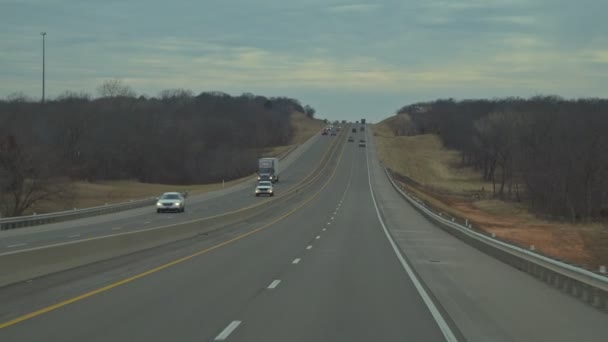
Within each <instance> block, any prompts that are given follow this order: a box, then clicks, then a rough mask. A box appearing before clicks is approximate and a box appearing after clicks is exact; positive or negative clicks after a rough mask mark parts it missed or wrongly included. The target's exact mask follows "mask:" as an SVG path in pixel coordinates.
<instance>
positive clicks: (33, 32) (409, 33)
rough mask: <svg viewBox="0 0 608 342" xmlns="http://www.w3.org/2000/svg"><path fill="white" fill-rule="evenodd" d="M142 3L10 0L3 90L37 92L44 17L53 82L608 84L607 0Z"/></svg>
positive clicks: (415, 86) (448, 90)
mask: <svg viewBox="0 0 608 342" xmlns="http://www.w3.org/2000/svg"><path fill="white" fill-rule="evenodd" d="M145 3H146V5H145V6H142V2H141V1H139V2H138V1H129V2H125V1H119V0H112V1H109V3H108V2H104V3H103V4H102V3H100V2H96V1H75V0H52V2H50V1H43V0H27V1H17V0H11V1H7V2H4V3H3V4H4V5H3V11H2V12H0V23H2V24H0V25H3V26H2V27H3V29H2V30H0V51H2V53H1V54H0V79H2V82H1V83H0V97H3V96H6V94H9V93H12V92H14V91H19V90H23V91H25V92H26V93H28V94H38V93H39V90H40V89H39V88H40V71H41V70H40V69H41V66H40V64H41V63H40V62H41V61H40V59H41V53H40V52H41V51H40V50H41V49H40V48H41V46H40V35H39V32H40V31H47V32H49V34H48V35H47V90H48V93H49V94H50V95H51V96H53V95H56V94H58V93H60V92H61V91H63V90H65V89H66V88H68V89H71V90H80V89H83V90H89V91H94V89H95V87H96V86H97V85H98V84H99V83H100V82H101V81H103V80H105V79H107V78H114V77H118V78H124V79H125V80H127V81H128V82H129V83H131V85H132V86H133V87H134V88H135V89H136V90H138V91H140V92H145V93H148V94H155V93H156V92H157V91H158V90H161V89H164V88H172V87H185V88H191V89H192V90H194V91H200V90H209V89H213V90H226V91H235V92H239V91H250V92H258V93H260V92H268V94H269V95H275V94H277V93H279V94H285V93H288V94H291V95H292V96H295V97H298V92H302V93H304V94H316V95H310V96H312V98H311V99H310V100H309V101H310V102H312V104H313V105H314V102H315V98H319V99H321V98H322V99H323V103H324V104H329V103H330V102H331V101H330V98H329V97H327V96H321V95H320V94H330V93H331V94H335V95H336V98H337V99H336V100H335V103H334V104H333V107H332V109H334V110H338V109H339V107H340V106H345V109H344V112H348V111H355V110H357V108H356V107H355V105H353V104H351V102H352V103H354V101H355V99H356V100H359V101H360V102H362V100H361V99H363V98H366V97H365V96H364V95H363V94H374V95H373V96H372V95H369V96H370V97H369V98H367V99H368V100H369V101H370V102H371V103H377V104H378V106H381V107H382V106H385V104H384V103H385V102H386V103H389V102H390V103H391V106H390V108H389V109H390V111H392V110H393V109H394V108H393V106H394V104H395V103H398V102H399V101H401V100H400V99H401V98H400V97H398V96H404V97H403V101H406V100H407V99H409V100H416V99H420V98H424V99H432V98H435V97H438V96H473V97H475V96H508V95H521V96H525V95H529V94H535V93H546V92H555V93H559V94H561V95H564V96H568V95H569V94H575V95H580V94H585V93H588V94H592V95H596V96H597V95H601V94H602V93H603V94H605V95H606V90H605V89H608V77H605V76H603V75H608V50H606V48H605V47H606V46H608V39H607V38H605V37H606V36H608V21H606V20H604V18H603V15H604V13H606V11H608V2H606V1H601V0H585V6H581V5H579V4H576V3H573V2H571V1H566V0H535V1H528V0H461V1H452V0H442V1H437V0H435V1H430V0H429V1H412V0H377V1H373V2H372V1H366V0H359V1H357V0H354V1H352V2H350V1H347V0H307V1H297V2H291V1H284V0H260V1H255V2H253V1H250V0H231V1H229V2H228V1H220V0H205V1H200V0H186V1H180V2H176V3H175V4H173V3H167V2H166V1H161V0H148V1H146V2H145ZM348 94H350V95H348ZM379 94H392V95H391V96H394V97H393V98H392V100H388V99H387V97H384V96H380V95H379ZM396 94H400V95H396ZM404 94H406V95H407V96H406V97H405V95H404ZM348 96H350V98H351V99H352V101H348V100H345V99H348V98H349V97H348ZM338 98H339V100H338ZM380 98H382V101H380V100H378V99H380ZM359 105H360V103H359ZM387 106H388V105H387ZM382 108H384V109H386V108H387V107H382ZM319 110H323V108H319ZM382 110H383V109H379V110H378V111H380V112H381V111H382Z"/></svg>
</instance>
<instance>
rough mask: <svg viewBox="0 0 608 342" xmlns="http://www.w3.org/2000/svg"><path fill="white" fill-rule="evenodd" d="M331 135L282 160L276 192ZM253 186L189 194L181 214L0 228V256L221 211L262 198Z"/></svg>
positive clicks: (307, 166) (316, 157)
mask: <svg viewBox="0 0 608 342" xmlns="http://www.w3.org/2000/svg"><path fill="white" fill-rule="evenodd" d="M334 138H335V137H331V138H330V137H320V136H315V137H313V138H312V139H311V140H310V141H309V142H307V143H305V144H304V145H303V146H300V147H299V148H298V149H296V150H295V151H294V153H293V155H289V156H287V157H286V158H285V159H284V160H282V161H281V163H280V166H281V168H282V172H281V177H280V182H279V183H276V184H275V191H276V193H278V194H280V193H281V192H282V191H285V190H286V189H289V188H291V187H292V186H294V185H295V184H297V183H298V182H300V181H301V180H302V179H303V178H304V177H306V176H307V175H308V174H310V173H311V172H312V171H313V170H314V169H315V167H316V166H317V165H318V163H319V161H320V159H321V157H322V155H323V154H324V153H325V152H326V151H327V149H328V146H329V145H330V143H331V142H332V141H333V140H334ZM254 188H255V185H254V180H253V179H252V181H248V182H244V183H243V184H239V185H237V186H235V187H232V188H227V189H224V190H219V191H213V192H210V193H206V194H202V195H198V196H190V197H189V198H187V199H186V212H185V213H163V214H157V213H156V207H154V206H150V207H145V208H140V209H135V210H129V211H125V212H120V213H117V214H114V215H102V216H94V217H89V218H85V219H79V220H74V221H67V222H60V223H55V224H47V225H42V226H34V227H28V228H21V229H14V230H6V231H0V255H2V254H5V253H14V252H16V251H21V250H27V249H31V248H39V247H44V246H49V245H54V244H61V243H66V242H74V241H78V240H83V239H88V238H95V237H101V236H107V235H111V234H118V233H124V232H133V231H138V230H144V229H150V228H154V227H159V226H164V225H168V224H175V223H180V222H187V221H191V220H196V219H200V218H204V217H210V216H214V215H218V214H222V213H224V212H227V211H231V210H236V209H239V208H242V207H245V206H248V205H252V204H255V203H259V202H260V201H263V200H264V198H256V197H255V196H253V191H254ZM159 195H160V194H159Z"/></svg>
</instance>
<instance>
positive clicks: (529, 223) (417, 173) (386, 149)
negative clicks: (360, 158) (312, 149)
mask: <svg viewBox="0 0 608 342" xmlns="http://www.w3.org/2000/svg"><path fill="white" fill-rule="evenodd" d="M388 124H390V121H389V122H388V123H387V121H383V122H380V123H378V124H376V125H375V126H374V132H375V135H376V142H377V144H376V145H377V148H378V154H379V157H380V159H381V160H382V162H383V163H384V164H385V165H386V166H387V167H389V168H390V169H392V170H393V171H395V172H397V173H399V174H401V175H404V176H407V177H409V178H410V179H411V180H413V181H414V182H416V183H418V184H415V183H412V184H409V183H408V184H405V183H400V185H401V186H402V187H404V188H405V189H407V190H409V191H410V192H413V193H414V194H415V196H417V197H419V198H420V199H422V200H424V201H425V202H426V203H427V204H428V205H430V206H432V207H434V208H436V209H437V210H439V211H442V212H445V213H448V214H450V215H452V216H455V217H460V218H467V219H469V220H470V222H473V224H474V225H475V227H476V228H478V229H482V230H485V231H487V232H490V233H495V234H496V235H497V236H498V237H499V238H502V239H505V240H507V241H510V242H512V243H515V244H518V245H521V246H524V247H529V246H530V245H534V246H535V248H536V249H537V250H539V251H541V252H543V253H545V254H547V255H550V256H553V257H556V258H559V259H563V260H568V261H570V262H572V263H575V264H579V265H583V266H585V267H588V268H590V269H597V267H598V266H599V265H607V264H608V227H607V226H606V224H601V223H593V224H576V225H574V224H568V223H563V222H553V221H546V220H542V219H539V218H537V217H536V216H535V215H533V214H532V213H531V212H530V211H529V210H528V209H527V208H526V207H525V206H524V205H522V204H520V203H514V202H505V201H500V200H496V199H483V200H478V199H475V198H474V196H473V195H472V194H473V193H479V190H480V189H481V188H482V187H484V188H485V189H486V193H488V192H491V190H490V189H491V187H492V185H491V183H489V182H483V181H482V180H481V175H480V174H479V173H477V172H475V171H474V170H472V169H470V168H461V167H458V163H459V160H458V158H459V156H458V153H457V152H455V151H450V150H447V149H445V148H443V146H442V144H441V141H440V140H439V138H438V137H437V136H435V135H418V136H411V137H403V136H395V135H394V134H393V132H392V130H391V129H390V128H389V127H388Z"/></svg>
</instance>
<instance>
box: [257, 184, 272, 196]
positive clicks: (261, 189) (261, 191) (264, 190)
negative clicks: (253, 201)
mask: <svg viewBox="0 0 608 342" xmlns="http://www.w3.org/2000/svg"><path fill="white" fill-rule="evenodd" d="M255 195H256V196H260V195H269V196H274V189H273V187H272V182H271V181H260V182H258V185H257V186H256V187H255Z"/></svg>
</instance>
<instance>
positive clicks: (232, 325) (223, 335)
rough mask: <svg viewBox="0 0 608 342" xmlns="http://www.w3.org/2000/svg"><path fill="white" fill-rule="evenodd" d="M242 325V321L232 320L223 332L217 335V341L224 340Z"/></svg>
mask: <svg viewBox="0 0 608 342" xmlns="http://www.w3.org/2000/svg"><path fill="white" fill-rule="evenodd" d="M239 325H241V321H232V322H230V324H228V326H227V327H226V328H224V330H222V332H221V333H220V334H219V335H217V336H216V337H215V340H216V341H224V340H225V339H227V338H228V336H230V334H232V332H233V331H234V330H235V329H236V328H238V327H239Z"/></svg>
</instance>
